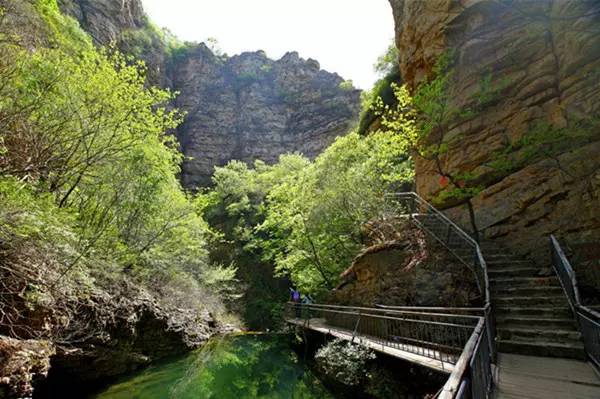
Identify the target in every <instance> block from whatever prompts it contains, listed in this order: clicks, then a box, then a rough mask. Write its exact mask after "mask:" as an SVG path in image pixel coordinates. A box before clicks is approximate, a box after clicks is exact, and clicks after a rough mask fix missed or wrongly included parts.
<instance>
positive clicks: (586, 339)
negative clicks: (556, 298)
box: [550, 235, 600, 370]
mask: <svg viewBox="0 0 600 399" xmlns="http://www.w3.org/2000/svg"><path fill="white" fill-rule="evenodd" d="M550 250H551V255H552V266H553V267H554V270H555V271H556V274H557V275H558V279H559V281H560V285H561V286H562V288H563V290H564V291H565V295H566V296H567V300H568V302H569V306H570V307H571V309H572V310H573V314H574V315H575V318H576V320H577V325H578V327H579V331H580V332H581V336H582V338H583V345H584V350H585V353H586V355H587V357H588V358H589V359H590V361H591V362H592V364H593V365H594V366H595V367H596V369H598V370H600V313H598V312H596V311H594V310H592V309H590V308H588V307H587V306H584V305H582V304H581V297H580V296H579V288H578V285H577V277H576V275H575V272H574V271H573V267H571V263H570V262H569V260H568V259H567V257H566V256H565V253H564V252H563V250H562V248H561V246H560V244H559V243H558V240H557V239H556V237H554V235H551V236H550Z"/></svg>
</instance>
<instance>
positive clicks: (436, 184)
mask: <svg viewBox="0 0 600 399" xmlns="http://www.w3.org/2000/svg"><path fill="white" fill-rule="evenodd" d="M390 3H391V5H392V8H393V11H394V17H395V21H396V42H397V46H398V49H399V51H400V70H401V74H402V78H403V80H404V82H407V84H408V85H409V87H410V88H411V89H412V90H413V91H415V89H416V88H417V86H418V85H419V84H420V83H422V82H423V81H425V80H426V79H428V78H430V77H431V76H432V71H433V69H434V66H435V64H436V61H437V60H438V59H439V57H440V56H441V55H442V54H450V58H451V63H452V69H453V71H454V72H453V73H454V75H453V77H452V80H451V88H450V90H452V93H453V96H452V98H451V104H449V106H451V107H456V108H462V109H467V108H470V109H475V108H476V109H477V112H474V113H472V114H471V115H469V116H467V117H462V118H458V119H457V120H455V121H453V123H450V124H449V126H448V129H447V131H445V132H443V135H444V136H443V142H444V144H446V145H447V146H448V151H447V152H445V153H444V154H442V156H441V157H440V158H441V159H440V161H441V169H442V170H444V171H445V172H448V173H452V174H455V175H458V174H461V173H462V174H465V173H467V174H470V175H471V176H476V178H475V181H474V182H473V185H474V186H477V187H478V191H480V192H479V193H478V194H477V195H476V196H475V197H474V198H473V205H474V208H475V215H476V220H477V225H478V229H479V230H481V231H482V232H484V235H485V236H488V237H490V238H494V239H498V240H500V241H505V243H506V245H508V246H512V247H513V249H516V250H519V251H521V252H531V251H535V250H536V249H539V248H542V249H543V250H544V251H545V252H546V253H547V244H546V240H545V238H546V237H547V236H548V235H549V234H552V233H554V234H557V235H558V236H559V237H560V238H562V239H563V240H564V241H566V242H569V243H570V244H571V245H572V246H573V248H574V249H576V250H579V251H581V250H582V249H584V248H587V249H588V253H589V252H595V254H593V255H592V256H597V257H598V258H600V254H598V248H600V245H599V243H600V212H598V204H599V203H600V124H599V123H598V121H599V120H600V118H599V115H600V29H598V27H599V26H600V3H598V2H596V1H579V0H573V1H571V0H561V1H553V0H546V1H535V2H534V1H488V0H473V1H460V0H436V1H427V2H419V1H408V0H390ZM484 85H488V86H493V87H496V88H497V93H496V96H495V98H491V99H488V100H490V101H484V102H483V103H482V102H481V99H477V98H476V97H477V96H476V95H474V93H477V92H481V88H482V86H484ZM477 100H479V104H478V107H473V103H474V102H476V101H477ZM534 154H535V156H532V155H534ZM416 176H417V181H416V185H417V191H418V192H419V193H420V194H421V195H423V196H425V197H426V198H427V199H432V198H434V197H436V196H437V194H439V193H440V192H441V191H442V190H443V189H444V183H446V182H445V179H444V178H442V176H441V175H440V173H439V168H438V167H437V166H436V165H435V163H434V162H431V161H427V160H424V159H418V160H417V162H416ZM440 205H441V206H445V207H452V206H453V204H452V203H451V202H446V203H444V202H442V203H441V204H440ZM449 212H450V213H452V214H453V216H454V217H456V218H462V220H463V222H464V224H465V225H468V223H467V222H466V212H465V211H464V209H463V208H455V209H453V210H451V211H449ZM592 248H596V250H595V251H593V250H591V249H592Z"/></svg>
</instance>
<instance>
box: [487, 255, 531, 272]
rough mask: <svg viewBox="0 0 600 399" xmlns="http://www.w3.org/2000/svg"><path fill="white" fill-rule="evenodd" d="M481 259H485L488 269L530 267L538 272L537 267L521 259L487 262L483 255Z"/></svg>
mask: <svg viewBox="0 0 600 399" xmlns="http://www.w3.org/2000/svg"><path fill="white" fill-rule="evenodd" d="M483 258H484V259H485V263H486V264H487V266H488V269H490V270H492V269H506V268H509V267H532V268H536V269H538V270H540V268H539V267H538V266H536V265H535V264H533V262H531V261H529V260H523V259H513V260H489V259H488V258H486V257H485V254H483Z"/></svg>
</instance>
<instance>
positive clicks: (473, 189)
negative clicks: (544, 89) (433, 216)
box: [374, 54, 506, 241]
mask: <svg viewBox="0 0 600 399" xmlns="http://www.w3.org/2000/svg"><path fill="white" fill-rule="evenodd" d="M450 60H451V55H450V54H444V55H443V56H441V57H440V58H439V60H438V62H437V63H436V65H435V68H434V70H433V74H432V75H433V76H432V78H431V79H430V80H428V81H426V82H424V83H422V84H421V85H420V86H419V87H418V88H417V89H416V90H415V93H414V95H412V96H411V95H410V93H409V91H408V89H407V88H406V87H405V86H398V85H396V84H393V85H392V88H393V90H394V94H395V97H396V100H397V104H396V105H393V106H391V105H389V104H387V103H385V102H384V101H383V100H381V99H378V100H377V101H376V102H375V104H374V108H375V109H376V112H377V113H378V114H379V115H380V116H381V118H382V126H383V129H384V130H387V131H390V132H396V133H397V134H399V135H400V136H401V137H403V140H404V141H405V145H406V146H407V148H409V151H410V152H411V153H412V154H413V156H416V157H420V158H422V159H423V160H426V161H428V162H431V163H432V164H433V165H434V167H435V170H436V172H437V173H438V175H439V177H440V178H439V185H440V190H439V192H438V194H437V195H436V197H434V199H433V201H434V203H448V202H449V203H453V204H465V205H466V207H467V210H468V214H469V221H470V224H471V229H472V231H473V235H474V238H475V239H476V240H477V241H478V240H479V232H478V228H477V221H476V218H475V213H474V210H473V204H472V198H473V197H475V196H476V195H477V194H479V192H481V190H482V189H483V187H482V186H481V185H480V184H479V180H478V178H479V175H478V174H476V173H473V172H469V171H456V170H452V169H451V168H450V167H449V166H447V164H446V162H445V158H446V157H447V155H448V151H449V149H450V148H452V147H453V146H454V145H455V144H456V143H457V142H459V141H460V140H461V139H462V138H463V137H462V136H461V135H460V134H454V135H453V137H449V136H450V133H451V131H452V128H453V126H455V125H456V124H457V123H458V122H459V121H461V120H466V119H469V118H473V117H474V116H475V115H477V114H478V112H480V111H481V110H482V109H483V108H485V107H486V106H488V105H489V104H490V103H492V102H493V101H495V100H496V99H497V98H498V96H499V94H500V93H501V91H502V89H503V88H504V87H505V86H506V82H504V81H497V82H494V80H493V76H492V74H491V73H490V74H487V75H485V76H484V78H483V79H482V80H481V82H480V84H479V89H478V91H477V92H476V93H474V94H473V96H472V98H471V101H470V105H469V106H463V107H460V106H458V105H456V101H455V98H456V93H454V92H453V88H454V72H453V70H452V68H451V67H450Z"/></svg>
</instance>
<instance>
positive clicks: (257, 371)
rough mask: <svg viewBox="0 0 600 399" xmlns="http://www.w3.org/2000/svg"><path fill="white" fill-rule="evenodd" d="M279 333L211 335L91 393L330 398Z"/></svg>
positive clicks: (117, 397)
mask: <svg viewBox="0 0 600 399" xmlns="http://www.w3.org/2000/svg"><path fill="white" fill-rule="evenodd" d="M335 397H336V396H334V394H333V393H332V392H330V391H329V390H328V389H327V388H325V387H324V386H323V384H322V383H321V382H320V381H319V380H318V379H317V378H316V376H315V375H314V374H313V373H312V372H311V371H310V369H309V368H308V367H306V366H305V364H304V361H303V360H302V359H301V358H300V357H299V356H298V354H297V353H296V352H294V351H293V350H292V348H291V346H290V340H289V337H287V336H284V335H276V334H273V335H234V336H228V337H221V338H215V339H213V340H211V341H209V342H208V343H207V344H206V345H205V346H204V347H202V348H201V349H199V350H197V351H194V352H192V353H190V354H189V355H187V356H185V357H183V358H179V359H176V360H173V361H170V362H166V363H163V364H160V365H155V366H152V367H149V368H147V369H145V370H143V371H141V372H139V373H137V374H134V375H132V376H129V377H127V378H124V379H122V380H121V381H118V382H117V383H115V384H113V385H112V386H110V387H109V388H107V389H105V390H104V391H103V392H101V393H99V394H96V395H95V396H92V398H94V399H166V398H177V399H198V398H202V399H210V398H218V399H229V398H231V399H242V398H273V399H275V398H286V399H287V398H298V399H300V398H302V399H311V398H319V399H329V398H335Z"/></svg>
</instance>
